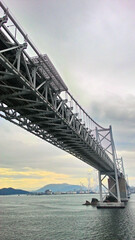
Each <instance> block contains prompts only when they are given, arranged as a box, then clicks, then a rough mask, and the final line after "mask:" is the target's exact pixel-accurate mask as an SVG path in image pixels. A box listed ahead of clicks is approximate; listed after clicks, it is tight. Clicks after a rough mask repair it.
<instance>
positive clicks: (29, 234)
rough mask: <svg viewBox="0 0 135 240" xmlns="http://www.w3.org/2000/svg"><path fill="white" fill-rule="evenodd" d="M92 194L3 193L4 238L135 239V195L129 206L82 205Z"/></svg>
mask: <svg viewBox="0 0 135 240" xmlns="http://www.w3.org/2000/svg"><path fill="white" fill-rule="evenodd" d="M92 197H96V198H97V197H98V196H96V195H95V196H94V195H52V196H46V195H45V196H0V240H135V195H131V198H130V200H129V202H128V203H127V205H126V208H125V209H97V208H96V207H92V206H83V205H82V203H84V202H85V201H86V200H91V198H92Z"/></svg>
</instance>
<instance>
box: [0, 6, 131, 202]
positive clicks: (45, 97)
mask: <svg viewBox="0 0 135 240" xmlns="http://www.w3.org/2000/svg"><path fill="white" fill-rule="evenodd" d="M0 13H1V14H2V15H1V18H0V116H1V117H3V118H5V119H6V120H8V121H10V122H12V123H14V124H16V125H18V126H20V127H22V128H24V129H26V130H27V131H29V132H31V133H33V134H35V135H36V136H38V137H40V138H42V139H43V140H46V141H47V142H49V143H51V144H53V145H55V146H57V147H58V148H61V149H63V150H65V151H66V152H68V153H70V154H72V155H74V156H75V157H77V158H79V159H81V160H82V161H84V162H86V163H87V164H89V165H91V166H92V167H94V168H96V169H97V170H98V171H99V183H100V197H101V200H102V186H103V185H104V184H103V180H104V178H105V176H109V178H110V179H112V181H114V184H113V185H111V187H110V188H109V192H110V193H111V195H113V196H115V197H116V199H117V200H118V201H119V202H120V201H121V196H120V195H121V194H120V189H119V188H120V185H119V179H120V178H123V179H125V174H124V167H123V161H122V158H120V159H118V157H117V154H116V149H115V145H114V140H113V135H112V128H111V126H110V127H109V128H103V127H102V126H100V125H99V124H98V123H96V122H95V121H94V120H93V119H92V118H91V117H90V116H89V115H88V114H87V113H86V111H85V110H84V109H83V108H82V107H81V106H80V104H79V103H78V102H77V101H76V100H75V99H74V97H73V96H72V95H71V93H70V92H69V90H68V87H67V86H66V84H65V82H64V81H63V79H62V78H61V76H60V75H59V73H58V72H57V70H56V69H55V67H54V65H53V63H52V62H51V60H50V59H49V57H48V56H47V55H46V54H41V53H40V52H39V51H38V50H37V48H36V47H35V46H34V45H33V43H32V42H31V40H30V39H29V38H28V36H27V34H26V33H25V32H24V31H23V30H22V28H21V27H20V25H19V24H18V23H17V22H16V21H15V19H14V18H13V17H12V15H11V13H10V12H9V10H7V9H6V7H5V6H4V5H3V4H2V2H0ZM10 26H11V27H10ZM12 26H13V27H12ZM101 175H103V176H104V177H103V178H102V177H101ZM114 189H115V190H114ZM124 197H126V196H125V195H124Z"/></svg>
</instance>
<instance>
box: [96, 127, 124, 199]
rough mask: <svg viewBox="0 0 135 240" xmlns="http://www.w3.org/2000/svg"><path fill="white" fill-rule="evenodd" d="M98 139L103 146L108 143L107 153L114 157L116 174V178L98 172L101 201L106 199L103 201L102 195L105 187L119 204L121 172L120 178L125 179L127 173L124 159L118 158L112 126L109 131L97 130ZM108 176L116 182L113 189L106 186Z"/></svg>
mask: <svg viewBox="0 0 135 240" xmlns="http://www.w3.org/2000/svg"><path fill="white" fill-rule="evenodd" d="M96 138H97V141H98V142H99V143H100V144H101V145H103V142H105V143H106V148H105V151H106V152H107V153H108V154H109V155H111V156H112V159H113V161H114V172H115V175H114V176H112V175H111V174H110V173H106V174H104V173H103V172H102V171H99V172H98V175H99V190H100V201H101V202H102V201H103V200H104V199H105V198H106V196H104V199H103V194H102V187H103V188H104V189H106V190H107V194H109V195H112V196H113V197H115V198H116V199H117V200H118V202H120V201H121V198H120V189H119V180H118V178H119V172H120V173H121V175H120V177H121V178H124V179H125V172H124V166H123V159H122V158H118V157H117V152H116V149H115V145H114V140H113V135H112V128H111V126H110V127H109V128H108V129H96ZM108 176H109V178H110V179H112V180H113V182H114V184H113V185H112V186H111V188H109V186H108V187H106V185H105V184H104V180H105V179H106V177H108Z"/></svg>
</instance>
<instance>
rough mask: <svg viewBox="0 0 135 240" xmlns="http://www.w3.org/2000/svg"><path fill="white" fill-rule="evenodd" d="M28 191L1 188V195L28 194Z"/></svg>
mask: <svg viewBox="0 0 135 240" xmlns="http://www.w3.org/2000/svg"><path fill="white" fill-rule="evenodd" d="M28 193H29V192H28V191H24V190H21V189H14V188H2V189H0V195H15V194H28Z"/></svg>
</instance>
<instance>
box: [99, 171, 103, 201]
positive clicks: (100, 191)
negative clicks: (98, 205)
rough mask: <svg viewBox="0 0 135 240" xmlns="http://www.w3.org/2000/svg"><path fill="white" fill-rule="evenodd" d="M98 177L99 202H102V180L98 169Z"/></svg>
mask: <svg viewBox="0 0 135 240" xmlns="http://www.w3.org/2000/svg"><path fill="white" fill-rule="evenodd" d="M98 179H99V194H100V202H103V198H102V180H101V172H100V171H98Z"/></svg>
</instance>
